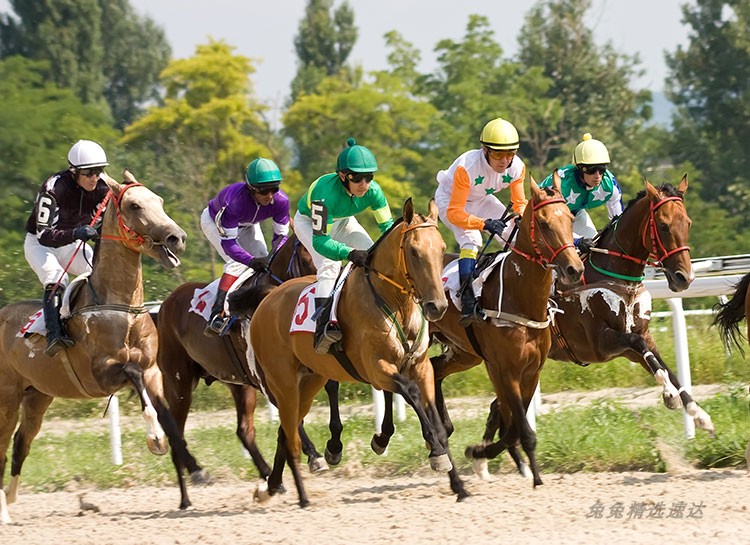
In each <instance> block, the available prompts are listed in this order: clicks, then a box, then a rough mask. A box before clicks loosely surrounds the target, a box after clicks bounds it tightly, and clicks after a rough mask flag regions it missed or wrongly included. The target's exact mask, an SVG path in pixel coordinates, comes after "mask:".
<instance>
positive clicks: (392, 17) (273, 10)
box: [0, 0, 688, 110]
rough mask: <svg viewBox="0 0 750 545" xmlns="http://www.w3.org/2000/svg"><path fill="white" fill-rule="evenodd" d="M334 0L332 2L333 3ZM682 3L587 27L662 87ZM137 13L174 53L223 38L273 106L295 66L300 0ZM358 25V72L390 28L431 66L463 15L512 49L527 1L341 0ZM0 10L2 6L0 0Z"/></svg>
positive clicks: (645, 2) (149, 4) (682, 31)
mask: <svg viewBox="0 0 750 545" xmlns="http://www.w3.org/2000/svg"><path fill="white" fill-rule="evenodd" d="M341 1H342V0H335V5H336V6H338V5H340V4H341ZM686 2H687V0H593V5H592V9H591V10H590V12H589V14H588V16H587V17H588V20H587V21H586V23H587V26H588V27H589V28H590V29H592V31H593V32H594V34H595V38H594V39H595V40H596V42H597V43H599V44H602V43H604V42H607V41H609V42H611V43H612V44H613V45H614V47H615V48H616V49H617V50H618V51H620V52H622V53H626V54H629V55H633V54H636V53H637V54H638V55H639V56H640V59H641V62H642V67H643V68H644V69H645V70H646V74H645V76H644V77H642V78H640V79H639V80H636V81H635V82H634V84H635V85H636V86H637V87H639V88H646V89H650V90H652V91H660V90H662V89H663V82H664V78H665V77H666V66H665V63H664V52H665V51H670V52H673V51H674V50H675V49H676V48H677V46H678V45H683V46H684V45H686V44H687V37H688V31H687V28H686V27H684V26H683V24H682V22H681V20H682V12H681V8H680V6H681V5H683V4H685V3H686ZM130 3H131V5H132V6H133V8H134V9H135V10H136V11H137V12H138V13H140V14H143V15H148V16H149V17H151V18H152V19H153V20H154V21H155V22H156V23H158V24H159V25H160V26H161V27H162V28H164V29H165V32H166V36H167V40H168V41H169V43H170V45H171V46H172V51H173V56H174V58H185V57H190V56H192V55H193V54H194V53H195V47H196V45H199V44H204V43H207V42H208V40H209V38H213V39H216V40H219V39H221V40H224V41H225V42H226V43H228V44H229V45H232V46H234V47H236V50H235V51H236V53H238V54H241V55H245V56H247V57H251V58H253V59H256V63H255V65H256V68H257V71H256V73H255V74H254V75H253V77H252V80H253V83H254V85H255V91H256V94H257V96H258V98H259V99H260V100H261V101H263V102H264V103H266V104H267V105H269V106H270V107H271V108H272V110H280V109H281V108H282V107H283V103H284V101H285V99H286V97H287V96H288V94H289V85H290V83H291V80H292V79H293V78H294V75H295V73H296V71H297V65H296V61H297V57H296V53H295V51H294V36H295V35H296V34H297V31H298V28H299V22H300V20H301V19H302V18H303V17H304V14H305V6H306V4H307V0H275V1H274V0H130ZM349 4H350V5H351V6H352V8H353V9H354V14H355V24H356V26H357V27H358V29H359V38H358V40H357V44H356V46H355V48H354V50H353V51H352V54H351V55H350V57H349V61H350V62H354V63H359V64H361V66H362V68H363V69H364V70H365V72H368V71H372V70H380V69H383V68H386V67H387V64H386V55H387V50H386V48H385V40H384V39H383V35H384V34H385V33H386V32H388V31H390V30H397V31H398V32H399V33H400V34H401V35H402V36H403V37H404V39H405V40H407V41H409V42H411V43H412V44H413V45H414V46H415V47H416V48H417V49H418V50H419V51H420V53H421V59H422V61H421V63H420V64H419V67H418V68H419V70H420V71H422V72H429V71H431V70H433V69H434V68H435V67H436V60H435V53H434V51H433V50H434V47H435V45H436V44H437V43H438V41H440V40H442V39H445V38H449V39H451V40H455V41H459V40H461V39H462V37H463V35H464V33H465V30H466V24H467V22H468V17H469V15H470V14H482V15H486V16H487V17H488V18H489V20H490V24H491V26H492V29H493V30H494V32H495V36H494V39H495V40H496V41H497V42H498V43H500V45H501V46H502V48H503V51H504V56H505V57H511V56H512V55H514V54H515V53H516V51H517V48H518V46H517V37H518V34H519V29H520V28H521V26H522V25H523V21H524V16H525V15H526V14H527V13H528V11H529V9H530V7H531V6H533V4H534V2H532V1H531V0H526V1H524V0H515V1H508V0H495V1H494V2H488V1H487V0H349ZM0 11H2V12H7V11H10V8H9V3H8V0H0Z"/></svg>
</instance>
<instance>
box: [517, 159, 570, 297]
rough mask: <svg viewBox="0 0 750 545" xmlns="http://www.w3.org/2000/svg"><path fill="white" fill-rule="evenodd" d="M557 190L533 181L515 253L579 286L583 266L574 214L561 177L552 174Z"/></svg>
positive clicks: (566, 281) (554, 186) (568, 283)
mask: <svg viewBox="0 0 750 545" xmlns="http://www.w3.org/2000/svg"><path fill="white" fill-rule="evenodd" d="M552 179H553V187H551V188H544V189H542V188H540V187H539V186H538V185H537V183H536V181H534V178H533V177H532V178H531V181H530V187H531V199H530V200H529V204H528V205H527V206H526V211H525V213H524V215H523V218H522V219H521V229H520V231H519V233H518V239H517V242H516V245H515V247H513V251H515V252H516V253H519V254H521V255H523V256H524V257H526V258H527V259H529V260H531V261H534V262H536V263H539V264H540V265H542V266H544V267H554V268H556V269H557V274H558V279H559V280H560V281H561V282H562V283H563V284H567V285H574V284H578V283H580V281H581V275H582V274H583V263H582V262H581V258H580V257H579V256H578V252H577V251H576V249H575V246H574V245H573V214H571V213H570V210H569V209H568V206H567V204H566V203H565V199H564V198H563V197H562V193H561V192H560V176H559V175H558V173H557V171H555V172H554V174H553V175H552Z"/></svg>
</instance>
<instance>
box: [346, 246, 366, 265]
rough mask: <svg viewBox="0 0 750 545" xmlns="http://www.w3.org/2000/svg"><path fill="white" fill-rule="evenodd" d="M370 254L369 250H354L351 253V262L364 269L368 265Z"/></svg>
mask: <svg viewBox="0 0 750 545" xmlns="http://www.w3.org/2000/svg"><path fill="white" fill-rule="evenodd" d="M369 255H370V254H369V253H367V250H352V251H351V252H349V257H348V259H349V261H351V262H352V263H354V264H355V265H356V266H358V267H364V266H365V264H366V263H367V258H368V257H369Z"/></svg>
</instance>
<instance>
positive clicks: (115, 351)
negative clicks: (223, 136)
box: [0, 171, 190, 523]
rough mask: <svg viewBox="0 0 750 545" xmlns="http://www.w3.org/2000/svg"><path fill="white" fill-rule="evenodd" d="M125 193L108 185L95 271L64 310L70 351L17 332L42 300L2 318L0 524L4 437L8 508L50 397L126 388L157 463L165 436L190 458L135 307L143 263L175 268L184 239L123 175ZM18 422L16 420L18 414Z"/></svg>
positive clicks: (141, 313)
mask: <svg viewBox="0 0 750 545" xmlns="http://www.w3.org/2000/svg"><path fill="white" fill-rule="evenodd" d="M125 179H126V181H127V183H126V184H123V185H121V184H118V183H117V182H115V181H114V180H111V179H109V178H108V180H107V183H108V185H109V187H110V193H109V196H108V198H109V201H108V204H107V206H106V210H105V211H104V214H103V222H102V235H101V240H100V241H99V242H98V244H97V247H96V250H95V257H94V266H93V272H92V273H91V275H90V276H89V277H88V280H87V285H85V286H83V287H82V289H80V290H78V292H77V294H76V295H75V296H74V299H73V300H72V302H71V317H70V318H69V319H68V320H67V332H68V335H69V336H70V337H71V338H72V339H74V340H75V343H76V344H75V346H73V347H71V348H67V349H65V350H63V351H61V352H59V353H58V354H56V355H55V356H54V357H51V358H50V357H47V356H45V354H44V348H45V346H46V341H45V339H44V337H42V336H40V335H32V336H30V337H28V338H26V337H24V335H21V334H20V333H19V330H20V329H21V328H22V327H24V326H25V324H27V322H28V321H29V317H30V316H31V315H32V314H34V313H35V312H37V311H38V310H39V308H40V306H41V302H40V301H26V302H21V303H14V304H11V305H8V306H6V307H4V308H3V309H0V354H2V357H1V358H0V521H1V522H2V523H8V522H10V516H9V514H8V512H7V507H6V492H5V491H3V489H2V481H3V476H4V473H5V464H6V461H7V458H6V451H7V449H8V445H9V443H10V437H11V434H13V430H14V429H16V424H17V423H18V422H19V420H20V423H19V424H18V429H17V430H16V432H15V436H14V439H13V459H12V464H11V484H10V487H9V489H8V491H7V501H8V502H10V503H12V502H13V501H15V499H16V496H17V493H18V486H19V482H20V474H21V467H22V465H23V463H24V460H25V459H26V456H27V455H28V453H29V448H30V445H31V442H32V440H33V439H34V437H36V435H37V433H39V430H40V428H41V425H42V419H43V417H44V413H45V412H46V410H47V408H48V407H49V405H50V403H52V400H53V399H54V398H55V397H65V398H73V399H83V398H95V397H106V396H109V395H112V394H114V393H115V392H117V391H118V390H120V389H122V388H123V387H125V386H128V385H129V386H131V387H132V388H133V390H135V393H136V394H137V395H138V397H139V398H140V401H141V409H142V411H143V413H142V414H143V418H144V419H145V420H146V424H147V443H148V447H149V449H150V450H151V451H152V452H154V453H155V454H165V453H166V451H167V445H166V442H165V438H164V432H165V431H166V433H167V436H168V439H169V443H170V445H171V446H172V451H173V452H176V453H177V454H176V455H177V456H178V457H180V458H181V459H182V460H183V461H184V463H186V464H187V463H190V462H189V457H190V455H189V453H188V452H187V450H186V448H185V446H184V442H182V440H181V439H180V437H179V434H178V430H177V426H176V425H175V423H174V420H173V419H172V417H171V416H170V414H169V411H168V409H167V404H166V401H165V399H164V397H163V391H162V376H161V372H160V371H159V368H158V367H157V365H156V350H157V333H156V327H155V326H154V324H153V322H152V320H151V318H150V317H149V316H148V312H147V310H146V308H145V307H144V305H143V277H142V270H141V255H143V254H145V255H148V256H150V257H153V258H154V259H158V260H160V261H161V262H162V263H163V264H164V266H166V267H167V268H174V267H177V266H178V265H179V263H180V261H179V259H178V258H177V257H176V255H175V254H179V253H181V252H183V251H184V249H185V232H184V231H183V230H182V229H180V227H179V226H178V225H177V224H176V223H175V222H174V221H173V220H172V219H171V218H170V217H169V216H168V215H167V214H166V213H165V212H164V208H163V201H162V199H161V198H160V197H159V196H157V195H156V194H154V193H153V192H151V190H149V189H147V188H146V187H145V186H143V185H141V184H140V183H138V182H137V181H136V180H135V178H133V176H132V175H131V174H130V173H129V172H127V171H126V172H125ZM19 413H20V414H19Z"/></svg>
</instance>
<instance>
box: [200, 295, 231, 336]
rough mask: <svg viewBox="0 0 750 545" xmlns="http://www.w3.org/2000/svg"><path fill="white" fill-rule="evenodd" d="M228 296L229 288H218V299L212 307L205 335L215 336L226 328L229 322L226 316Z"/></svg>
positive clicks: (204, 331)
mask: <svg viewBox="0 0 750 545" xmlns="http://www.w3.org/2000/svg"><path fill="white" fill-rule="evenodd" d="M226 298H227V290H218V291H217V292H216V300H215V301H214V305H213V306H212V307H211V317H210V318H209V319H208V323H207V324H206V328H205V329H204V330H203V334H204V335H206V336H208V337H213V336H214V335H220V334H221V332H222V331H223V330H224V327H225V326H226V323H227V318H226V317H225V316H224V300H225V299H226Z"/></svg>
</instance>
